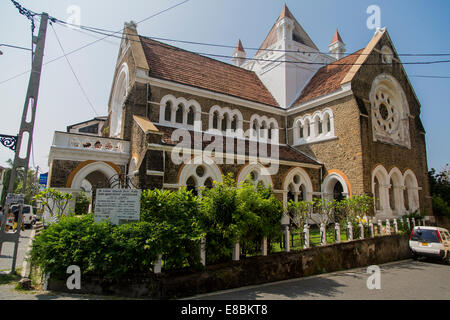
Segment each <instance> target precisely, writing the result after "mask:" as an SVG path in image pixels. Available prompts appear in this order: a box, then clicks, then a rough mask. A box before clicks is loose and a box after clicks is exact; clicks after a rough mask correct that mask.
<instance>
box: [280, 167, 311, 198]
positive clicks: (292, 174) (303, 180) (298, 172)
mask: <svg viewBox="0 0 450 320" xmlns="http://www.w3.org/2000/svg"><path fill="white" fill-rule="evenodd" d="M302 185H303V186H304V187H305V190H304V192H305V197H306V199H305V200H306V201H311V200H312V194H313V187H312V182H311V179H310V177H309V175H308V173H307V172H306V171H305V170H304V169H303V168H299V167H297V168H294V169H291V170H290V171H289V172H288V174H287V175H286V177H285V179H284V182H283V202H284V203H287V200H288V199H287V198H288V192H289V191H291V190H290V187H294V190H293V191H294V192H295V193H296V195H297V196H298V194H299V193H300V191H301V190H300V187H301V186H302Z"/></svg>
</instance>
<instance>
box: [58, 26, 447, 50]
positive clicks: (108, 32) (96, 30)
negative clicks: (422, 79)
mask: <svg viewBox="0 0 450 320" xmlns="http://www.w3.org/2000/svg"><path fill="white" fill-rule="evenodd" d="M54 19H55V21H56V22H58V23H61V24H64V25H70V26H77V27H79V28H81V29H83V30H86V31H90V32H94V33H98V34H102V35H111V33H112V34H115V33H117V32H115V31H112V30H107V29H102V28H96V27H90V26H84V25H76V24H71V23H68V22H66V21H62V20H59V19H57V18H54ZM122 35H135V34H132V33H126V32H124V33H122ZM111 36H112V35H111ZM143 37H145V36H143ZM120 38H121V37H120ZM146 38H149V39H152V40H157V41H168V42H179V43H185V44H193V45H201V46H210V47H220V48H227V49H235V48H236V45H234V46H233V45H226V44H218V43H207V42H198V41H189V40H179V39H169V38H160V37H150V36H147V37H146ZM244 50H250V51H273V52H286V53H303V54H306V53H310V54H326V55H329V52H320V51H303V50H283V49H268V48H253V47H244ZM370 54H371V53H362V52H361V53H357V55H370ZM387 55H389V54H387ZM392 55H395V53H392ZM397 55H398V56H411V57H412V56H414V57H421V56H423V57H443V56H450V53H399V54H397Z"/></svg>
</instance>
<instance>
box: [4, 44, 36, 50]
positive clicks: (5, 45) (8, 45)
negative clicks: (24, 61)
mask: <svg viewBox="0 0 450 320" xmlns="http://www.w3.org/2000/svg"><path fill="white" fill-rule="evenodd" d="M0 47H8V48H14V49H22V50H28V51H33V50H32V49H30V48H24V47H19V46H13V45H12V44H6V43H0Z"/></svg>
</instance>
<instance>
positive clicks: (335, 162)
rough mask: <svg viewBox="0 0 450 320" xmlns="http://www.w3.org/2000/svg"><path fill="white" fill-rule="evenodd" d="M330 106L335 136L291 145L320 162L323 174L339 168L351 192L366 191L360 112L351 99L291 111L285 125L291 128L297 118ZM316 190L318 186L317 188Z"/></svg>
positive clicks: (291, 134) (290, 132)
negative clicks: (346, 178)
mask: <svg viewBox="0 0 450 320" xmlns="http://www.w3.org/2000/svg"><path fill="white" fill-rule="evenodd" d="M327 108H328V109H331V110H332V112H333V116H334V135H335V136H336V137H337V138H336V139H332V140H328V141H322V142H316V143H309V144H306V145H299V146H295V148H296V149H298V150H300V151H302V152H304V153H306V154H308V155H310V156H311V157H313V158H315V159H317V160H318V161H320V162H321V163H323V164H324V172H323V177H326V175H327V174H328V171H329V170H340V171H342V172H343V173H344V174H345V175H346V176H347V177H348V179H349V181H350V184H351V189H352V193H353V194H361V193H364V192H366V190H365V189H364V184H363V177H362V173H363V161H362V157H363V156H362V145H361V133H360V125H359V124H360V113H359V109H358V106H357V104H356V101H355V99H354V98H353V97H352V96H348V97H345V98H342V99H339V100H335V101H332V102H329V103H326V104H323V105H321V106H318V107H315V108H313V109H309V110H307V111H303V112H299V113H296V114H293V115H292V116H290V117H289V118H288V127H289V128H292V127H293V124H294V120H295V118H297V117H301V116H304V115H306V114H309V115H312V114H313V113H314V112H315V111H317V110H324V109H327ZM289 139H290V142H291V143H293V132H292V129H291V130H289ZM319 191H320V188H319Z"/></svg>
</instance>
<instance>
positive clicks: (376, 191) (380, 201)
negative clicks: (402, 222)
mask: <svg viewBox="0 0 450 320" xmlns="http://www.w3.org/2000/svg"><path fill="white" fill-rule="evenodd" d="M375 178H376V179H377V181H378V183H377V184H376V183H375ZM371 181H372V182H371V184H372V194H373V197H374V202H375V206H374V209H375V213H376V214H377V215H378V216H382V217H384V216H387V217H388V216H391V214H392V211H391V208H390V205H389V188H390V177H389V173H388V172H387V171H386V169H385V168H384V167H383V165H381V164H380V165H378V166H377V167H376V168H375V169H373V171H372V179H371Z"/></svg>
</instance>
